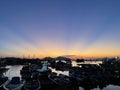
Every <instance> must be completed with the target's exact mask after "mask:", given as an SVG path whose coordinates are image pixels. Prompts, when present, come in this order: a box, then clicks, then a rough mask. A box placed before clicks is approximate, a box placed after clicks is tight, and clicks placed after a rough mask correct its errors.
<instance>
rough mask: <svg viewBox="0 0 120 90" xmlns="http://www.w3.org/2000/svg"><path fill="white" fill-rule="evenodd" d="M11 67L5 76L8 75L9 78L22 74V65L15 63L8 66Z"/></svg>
mask: <svg viewBox="0 0 120 90" xmlns="http://www.w3.org/2000/svg"><path fill="white" fill-rule="evenodd" d="M6 67H7V68H9V70H8V71H7V72H6V73H5V76H7V77H8V78H9V79H11V78H12V77H14V76H19V77H21V75H20V70H21V69H22V67H23V66H22V65H13V66H6Z"/></svg>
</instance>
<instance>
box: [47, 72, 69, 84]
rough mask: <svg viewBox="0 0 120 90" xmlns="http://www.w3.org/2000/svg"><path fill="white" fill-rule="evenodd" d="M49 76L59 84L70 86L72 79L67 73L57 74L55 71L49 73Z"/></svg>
mask: <svg viewBox="0 0 120 90" xmlns="http://www.w3.org/2000/svg"><path fill="white" fill-rule="evenodd" d="M48 78H49V79H50V80H52V81H53V83H55V84H56V85H58V86H70V84H71V81H70V79H69V77H67V76H66V75H62V74H60V75H56V74H55V73H51V74H49V76H48Z"/></svg>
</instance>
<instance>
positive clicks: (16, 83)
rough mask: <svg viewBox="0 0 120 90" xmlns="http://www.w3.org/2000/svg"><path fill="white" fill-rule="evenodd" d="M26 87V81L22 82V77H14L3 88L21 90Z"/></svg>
mask: <svg viewBox="0 0 120 90" xmlns="http://www.w3.org/2000/svg"><path fill="white" fill-rule="evenodd" d="M23 85H24V81H21V80H20V77H12V79H11V80H8V81H7V82H6V83H5V84H4V85H3V88H4V89H5V90H21V89H22V87H23Z"/></svg>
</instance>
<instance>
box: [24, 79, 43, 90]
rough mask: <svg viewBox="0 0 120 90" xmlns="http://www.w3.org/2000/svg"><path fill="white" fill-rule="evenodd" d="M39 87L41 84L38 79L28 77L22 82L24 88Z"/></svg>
mask: <svg viewBox="0 0 120 90" xmlns="http://www.w3.org/2000/svg"><path fill="white" fill-rule="evenodd" d="M40 88H41V84H40V81H39V80H35V79H30V80H26V81H25V84H24V89H25V90H39V89H40Z"/></svg>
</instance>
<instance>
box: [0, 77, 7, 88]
mask: <svg viewBox="0 0 120 90" xmlns="http://www.w3.org/2000/svg"><path fill="white" fill-rule="evenodd" d="M7 80H8V77H5V76H3V75H2V76H0V88H1V87H2V86H3V85H4V84H5V82H7Z"/></svg>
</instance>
